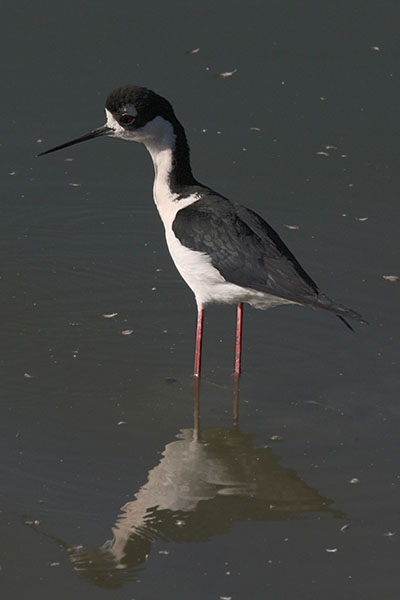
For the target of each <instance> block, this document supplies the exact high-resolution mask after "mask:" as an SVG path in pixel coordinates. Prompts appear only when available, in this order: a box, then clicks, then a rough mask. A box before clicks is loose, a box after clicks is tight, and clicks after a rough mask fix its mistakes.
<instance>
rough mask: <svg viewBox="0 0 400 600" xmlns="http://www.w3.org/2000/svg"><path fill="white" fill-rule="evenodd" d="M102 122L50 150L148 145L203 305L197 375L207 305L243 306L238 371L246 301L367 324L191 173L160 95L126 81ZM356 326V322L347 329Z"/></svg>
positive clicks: (264, 229)
mask: <svg viewBox="0 0 400 600" xmlns="http://www.w3.org/2000/svg"><path fill="white" fill-rule="evenodd" d="M106 116H107V122H106V124H105V125H104V126H103V127H100V128H98V129H95V130H93V131H91V132H90V133H88V134H86V135H84V136H82V137H80V138H77V139H75V140H72V141H70V142H67V143H65V144H62V145H61V146H57V147H56V148H52V149H51V150H47V151H46V152H43V153H42V154H47V153H49V152H53V151H55V150H60V149H61V148H65V147H67V146H70V145H72V144H76V143H78V142H81V141H85V140H88V139H92V138H95V137H99V136H103V135H106V136H109V137H117V138H120V139H125V140H128V141H136V142H141V143H143V144H144V145H145V146H146V148H147V150H148V151H149V153H150V155H151V157H152V160H153V164H154V170H155V177H154V186H153V195H154V201H155V204H156V206H157V209H158V211H159V214H160V217H161V219H162V221H163V223H164V227H165V234H166V240H167V244H168V248H169V251H170V253H171V256H172V259H173V260H174V262H175V265H176V267H177V269H178V271H179V272H180V274H181V275H182V277H183V279H184V280H185V281H186V283H187V284H188V285H189V286H190V288H191V289H192V290H193V292H194V294H195V297H196V302H197V307H198V324H197V337H196V354H195V375H197V376H199V375H200V369H201V345H202V336H203V318H204V308H205V307H206V306H207V305H208V304H210V303H213V302H220V303H229V304H237V305H238V321H237V343H236V363H235V372H236V373H237V374H239V373H240V370H241V331H242V310H243V303H244V302H245V303H248V304H250V305H251V306H253V307H255V308H260V309H267V308H270V307H273V306H278V305H280V304H300V305H305V306H310V307H312V308H318V309H322V310H326V311H329V312H332V313H333V314H335V315H336V316H338V317H339V318H340V319H341V320H342V321H343V322H344V323H345V324H346V325H347V326H348V327H350V325H349V324H348V323H347V321H346V318H350V319H355V320H358V321H360V322H363V323H364V322H365V321H364V320H363V319H362V317H361V316H360V315H359V314H358V313H357V312H355V311H353V310H351V309H349V308H347V307H345V306H343V305H342V304H338V303H336V302H335V301H333V300H331V299H330V298H328V296H326V295H325V294H321V293H320V292H319V290H318V287H317V285H316V284H315V282H314V281H313V280H312V279H311V277H310V276H309V275H308V274H307V273H306V271H305V270H304V269H303V267H302V266H301V265H300V264H299V262H298V261H297V260H296V258H295V257H294V256H293V254H292V253H291V252H290V250H289V249H288V248H287V246H286V245H285V244H284V242H283V241H282V240H281V238H280V237H279V235H278V234H277V233H276V231H274V229H272V227H271V226H270V225H268V223H266V221H264V219H262V217H260V216H259V215H257V214H256V213H255V212H253V211H252V210H250V209H248V208H246V207H244V206H241V205H239V204H236V203H234V202H231V201H230V200H228V199H227V198H225V197H223V196H221V195H220V194H218V193H217V192H215V191H213V190H211V189H210V188H208V187H207V186H204V185H202V184H200V183H199V182H198V181H197V180H196V179H195V178H194V176H193V174H192V170H191V166H190V157H189V146H188V143H187V139H186V135H185V131H184V129H183V127H182V125H181V123H180V122H179V121H178V119H177V118H176V116H175V113H174V111H173V108H172V106H171V104H170V103H169V102H168V100H166V99H165V98H162V97H161V96H159V95H158V94H156V93H155V92H153V91H151V90H148V89H146V88H142V87H135V86H131V85H127V86H125V87H122V88H119V89H117V90H115V91H114V92H112V93H111V94H110V95H109V96H108V98H107V100H106ZM350 328H351V327H350Z"/></svg>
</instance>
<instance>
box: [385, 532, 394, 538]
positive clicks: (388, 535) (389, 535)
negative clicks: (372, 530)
mask: <svg viewBox="0 0 400 600" xmlns="http://www.w3.org/2000/svg"><path fill="white" fill-rule="evenodd" d="M383 535H384V536H385V537H393V536H394V535H396V532H395V531H388V532H386V533H384V534H383Z"/></svg>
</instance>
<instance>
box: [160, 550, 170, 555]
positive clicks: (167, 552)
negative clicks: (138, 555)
mask: <svg viewBox="0 0 400 600" xmlns="http://www.w3.org/2000/svg"><path fill="white" fill-rule="evenodd" d="M158 554H164V555H165V556H168V554H169V550H159V551H158Z"/></svg>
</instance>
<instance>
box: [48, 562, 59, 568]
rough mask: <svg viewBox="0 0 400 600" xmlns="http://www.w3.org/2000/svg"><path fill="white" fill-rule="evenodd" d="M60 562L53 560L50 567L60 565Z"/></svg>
mask: <svg viewBox="0 0 400 600" xmlns="http://www.w3.org/2000/svg"><path fill="white" fill-rule="evenodd" d="M59 566H60V563H59V562H52V563H50V567H59Z"/></svg>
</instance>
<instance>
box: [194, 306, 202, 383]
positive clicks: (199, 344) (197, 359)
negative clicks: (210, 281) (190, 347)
mask: <svg viewBox="0 0 400 600" xmlns="http://www.w3.org/2000/svg"><path fill="white" fill-rule="evenodd" d="M203 322H204V308H198V309H197V329H196V350H195V354H194V373H193V375H194V376H195V377H200V373H201V348H202V345H203Z"/></svg>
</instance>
